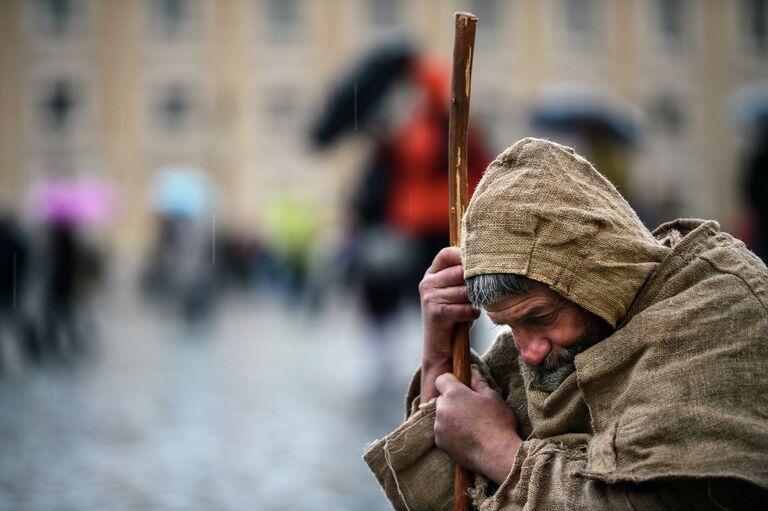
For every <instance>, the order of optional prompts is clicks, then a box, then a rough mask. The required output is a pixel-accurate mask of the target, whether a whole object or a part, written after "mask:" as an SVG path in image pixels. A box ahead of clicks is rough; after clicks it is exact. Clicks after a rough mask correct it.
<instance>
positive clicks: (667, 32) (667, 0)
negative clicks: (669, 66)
mask: <svg viewBox="0 0 768 511" xmlns="http://www.w3.org/2000/svg"><path fill="white" fill-rule="evenodd" d="M686 3H687V2H686V1H685V0H656V12H655V15H656V16H655V17H656V19H655V21H656V23H655V25H656V27H658V28H657V30H658V33H659V35H660V38H661V43H662V45H663V48H664V49H665V50H670V51H675V50H680V49H681V48H682V47H683V43H684V40H685V35H686V25H687V13H686Z"/></svg>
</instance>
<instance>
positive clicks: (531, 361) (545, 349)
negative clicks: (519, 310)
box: [515, 331, 552, 366]
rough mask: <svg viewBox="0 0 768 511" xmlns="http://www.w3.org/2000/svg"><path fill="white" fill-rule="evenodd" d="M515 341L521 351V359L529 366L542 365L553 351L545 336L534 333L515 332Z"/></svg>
mask: <svg viewBox="0 0 768 511" xmlns="http://www.w3.org/2000/svg"><path fill="white" fill-rule="evenodd" d="M515 340H516V341H517V348H518V349H519V350H520V358H521V359H522V361H523V363H524V364H525V365H528V366H537V365H539V364H541V363H542V362H543V361H544V357H546V356H547V354H548V353H549V351H550V350H551V349H552V347H551V346H550V344H549V341H548V340H547V339H546V338H545V337H544V336H542V335H536V334H534V333H532V332H525V331H523V332H515Z"/></svg>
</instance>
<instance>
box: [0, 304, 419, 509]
mask: <svg viewBox="0 0 768 511" xmlns="http://www.w3.org/2000/svg"><path fill="white" fill-rule="evenodd" d="M98 311H99V315H98V320H97V323H98V327H99V331H100V339H99V341H98V343H96V344H95V345H96V349H95V350H94V351H93V352H92V353H91V354H89V355H88V356H87V357H86V358H85V359H83V360H78V361H76V363H74V364H70V365H63V366H56V367H47V368H45V369H41V368H32V369H29V368H21V367H17V368H15V370H11V371H9V372H7V373H6V374H4V375H3V376H2V378H0V510H2V511H85V510H105V509H108V510H114V511H122V510H187V511H195V510H221V511H229V510H232V511H235V510H238V511H239V510H249V511H252V510H289V511H292V510H296V511H303V510H331V509H333V510H355V511H357V510H365V511H377V510H385V509H389V507H388V505H387V503H386V500H385V499H384V497H383V495H382V493H381V491H380V489H379V488H378V486H377V484H376V483H375V481H374V479H373V477H372V476H371V475H370V473H369V472H368V470H367V467H366V466H365V465H364V463H363V462H362V461H361V456H362V453H363V450H364V447H365V445H366V444H367V443H368V442H370V441H372V440H374V439H375V438H377V437H381V436H383V435H384V434H386V433H387V432H389V431H391V430H392V429H393V428H394V427H396V426H397V425H398V424H399V422H400V421H401V418H402V415H401V414H402V404H401V403H402V394H403V392H404V388H405V386H406V383H407V381H408V379H409V378H410V374H411V371H412V370H413V368H414V366H415V364H416V363H417V362H418V357H419V353H420V346H419V342H420V334H419V318H418V311H416V310H411V311H410V312H409V313H407V314H404V316H403V317H402V318H401V320H400V321H399V322H398V323H397V325H395V327H394V329H393V336H392V337H393V338H394V339H395V342H394V343H393V348H394V350H393V353H394V359H395V360H396V363H395V368H394V370H392V371H388V373H387V374H388V375H389V376H390V377H389V379H388V380H389V381H388V383H389V384H388V385H386V386H382V385H381V384H377V383H376V382H375V380H376V378H373V377H372V374H374V373H375V363H374V360H373V359H372V352H371V350H370V348H371V346H370V342H366V337H365V336H366V330H365V326H364V324H363V323H362V320H361V319H360V318H359V316H358V315H357V314H356V313H355V312H354V306H353V305H352V304H351V303H349V302H348V301H344V300H335V301H334V302H333V303H332V304H329V305H328V306H327V307H326V309H325V310H324V311H322V312H321V313H320V314H316V315H313V314H310V313H307V312H297V313H293V314H291V313H289V312H287V311H286V309H285V307H284V306H283V305H280V304H275V303H270V302H269V301H267V300H265V299H264V298H260V299H259V298H249V299H240V300H230V301H228V302H227V303H226V304H223V305H222V307H221V308H220V310H219V314H218V317H217V319H216V320H215V321H214V322H213V324H211V325H209V326H208V327H207V328H206V331H205V332H197V333H196V334H191V333H190V332H189V331H186V330H185V329H184V328H182V327H181V326H180V325H178V324H176V323H174V322H172V321H170V320H169V319H168V317H167V316H163V315H160V314H158V313H157V312H153V311H151V310H149V309H147V308H146V306H142V305H141V303H140V301H139V300H138V299H136V298H131V297H130V296H128V295H124V296H122V297H118V296H114V297H107V298H105V299H103V300H101V301H100V303H99V309H98Z"/></svg>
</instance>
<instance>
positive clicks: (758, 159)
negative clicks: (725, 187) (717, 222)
mask: <svg viewBox="0 0 768 511" xmlns="http://www.w3.org/2000/svg"><path fill="white" fill-rule="evenodd" d="M744 175H745V180H744V195H745V196H746V199H747V205H748V207H749V208H751V210H752V218H753V219H754V233H753V243H752V245H753V250H754V251H755V253H756V254H757V255H758V256H760V257H761V258H762V259H763V261H768V117H767V118H765V119H763V120H762V122H760V123H759V124H758V125H757V127H756V130H755V136H754V139H753V142H752V144H751V147H750V150H749V152H748V154H747V157H746V159H745V161H744Z"/></svg>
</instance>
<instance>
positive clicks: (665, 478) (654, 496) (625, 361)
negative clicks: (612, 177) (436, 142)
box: [364, 138, 768, 511]
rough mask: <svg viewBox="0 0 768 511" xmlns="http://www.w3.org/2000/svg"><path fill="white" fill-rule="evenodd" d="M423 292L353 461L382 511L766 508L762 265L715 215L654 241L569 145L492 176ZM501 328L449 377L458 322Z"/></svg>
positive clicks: (517, 158) (521, 151) (525, 151)
mask: <svg viewBox="0 0 768 511" xmlns="http://www.w3.org/2000/svg"><path fill="white" fill-rule="evenodd" d="M462 229H463V235H462V247H461V251H459V249H455V248H454V249H452V248H446V249H443V250H442V251H440V252H439V253H438V254H437V256H436V258H435V260H434V262H433V263H432V265H431V267H430V268H429V269H428V270H427V273H426V274H425V276H424V279H423V280H422V282H421V284H420V288H419V290H420V294H421V306H422V319H423V325H424V341H423V342H424V344H423V357H422V365H421V368H420V370H419V371H418V372H417V374H416V376H415V377H414V379H413V381H412V383H411V387H410V389H409V391H408V396H407V398H406V420H405V422H404V423H403V424H402V425H401V426H400V427H399V428H398V429H397V430H395V431H394V432H392V433H390V434H389V435H387V436H386V437H385V438H383V439H381V440H378V441H376V442H374V443H373V445H371V446H370V447H369V449H368V451H367V452H366V454H365V456H364V459H365V461H366V462H367V463H368V465H369V467H370V468H371V470H372V471H373V473H374V475H375V476H376V478H377V479H378V481H379V483H380V484H381V485H382V487H383V489H384V491H385V493H386V495H387V497H388V498H389V499H390V501H391V503H392V505H393V506H394V508H395V509H397V510H410V511H415V510H450V509H452V505H453V502H452V501H453V463H454V462H456V463H459V464H461V465H462V466H464V467H465V468H467V469H469V470H471V471H472V472H473V473H474V474H476V475H475V480H474V484H473V486H472V488H470V495H471V497H472V501H473V505H474V506H475V507H476V508H477V509H482V510H486V511H492V510H493V511H495V510H514V509H531V510H547V509H564V510H565V509H567V510H573V509H590V510H602V509H605V510H623V509H626V510H637V509H675V510H677V509H717V510H722V509H753V508H754V509H758V508H762V507H761V506H764V505H765V503H766V502H768V500H766V499H767V498H768V400H766V399H765V396H766V395H768V371H766V370H765V348H766V346H767V345H766V342H768V270H767V269H766V267H765V265H764V264H763V263H762V262H761V261H760V260H759V259H758V258H757V257H756V256H755V255H754V254H752V253H751V252H750V251H749V250H748V249H747V248H746V247H745V246H744V244H743V243H741V242H740V241H738V240H736V239H734V238H733V237H731V236H730V235H728V234H726V233H723V232H721V231H720V229H719V226H718V224H717V223H716V222H714V221H704V220H695V219H678V220H676V221H673V222H669V223H666V224H663V225H661V226H660V227H658V228H657V229H656V230H655V231H653V233H651V232H650V231H649V230H648V229H647V228H646V227H645V226H644V225H643V224H642V222H641V221H640V220H639V219H638V217H637V215H636V214H635V212H634V211H633V210H632V208H631V207H630V206H629V204H628V203H627V202H626V201H625V200H624V199H623V198H622V196H621V195H620V194H619V193H618V192H617V191H616V188H615V187H614V186H613V185H612V184H611V183H610V182H609V181H608V180H607V179H605V178H604V177H603V176H602V175H601V174H599V173H598V172H597V171H596V170H595V169H594V167H593V166H592V165H591V164H590V163H589V162H587V161H586V160H585V159H583V158H581V157H580V156H578V155H576V154H575V153H574V151H573V150H572V149H570V148H568V147H564V146H561V145H558V144H555V143H552V142H549V141H545V140H538V139H531V138H528V139H524V140H521V141H519V142H518V143H516V144H514V145H513V146H512V147H510V148H509V149H507V150H506V151H505V152H504V153H502V154H501V155H499V156H498V157H497V158H496V160H494V161H493V162H492V163H491V164H490V165H489V167H488V169H487V170H486V172H485V175H484V176H483V178H482V180H481V182H480V184H479V185H478V188H477V190H476V192H475V194H474V196H473V197H472V200H471V202H470V205H469V207H468V209H467V212H466V215H465V216H464V220H463V225H462ZM480 307H482V308H484V309H485V311H486V312H487V313H488V316H489V317H490V318H491V319H492V320H493V321H494V322H496V323H498V324H503V325H508V326H509V327H510V328H509V329H508V330H507V331H505V332H504V333H502V334H501V335H500V336H499V337H498V338H497V339H496V341H495V342H494V344H493V345H492V346H491V348H490V349H489V350H488V352H487V353H485V354H484V355H483V356H482V357H477V356H476V357H475V364H476V366H475V367H474V368H473V378H472V384H471V387H466V386H464V385H463V384H461V383H460V382H459V381H458V380H457V379H456V378H455V377H453V376H452V375H451V374H450V373H449V371H450V339H451V332H452V330H453V328H454V325H455V324H456V322H459V321H471V320H472V319H474V318H475V317H477V315H478V308H480Z"/></svg>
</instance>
